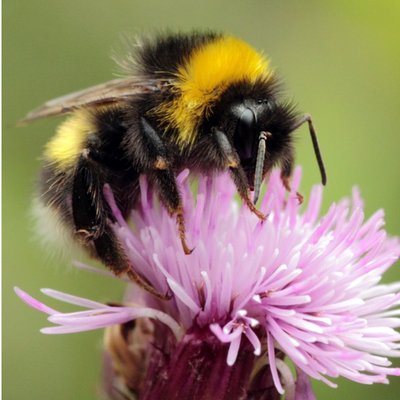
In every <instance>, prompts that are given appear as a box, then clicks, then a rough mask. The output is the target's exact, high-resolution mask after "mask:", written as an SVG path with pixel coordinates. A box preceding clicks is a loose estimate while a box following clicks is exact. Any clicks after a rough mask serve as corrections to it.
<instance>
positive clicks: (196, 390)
mask: <svg viewBox="0 0 400 400" xmlns="http://www.w3.org/2000/svg"><path fill="white" fill-rule="evenodd" d="M187 175H188V172H187V171H184V172H183V173H181V174H180V176H179V183H180V186H181V190H182V197H183V203H184V205H185V207H186V208H185V215H186V219H187V237H188V242H189V243H190V244H191V245H192V246H193V247H194V249H195V250H194V251H193V253H192V254H191V255H189V256H187V255H185V254H184V253H183V252H182V249H181V243H180V240H179V238H178V237H177V235H176V225H175V221H174V219H173V218H171V217H170V216H169V215H168V213H167V211H166V210H165V209H164V208H163V207H160V206H159V205H158V204H157V203H156V202H155V201H154V199H153V196H152V194H151V190H150V189H149V188H148V186H147V182H146V180H145V179H144V178H143V179H142V180H141V209H140V210H134V211H132V220H133V221H134V222H135V226H134V227H132V226H130V225H128V224H127V223H126V222H125V221H124V219H123V218H122V216H121V214H120V212H119V210H118V208H117V206H116V204H115V202H114V200H113V197H112V193H111V192H110V190H109V188H105V193H106V196H107V199H108V201H109V204H110V207H111V209H112V212H113V213H114V216H115V218H116V222H115V224H114V230H115V233H116V234H117V236H118V238H119V239H120V241H121V243H122V244H123V246H124V249H125V251H126V254H127V256H128V257H129V259H130V260H131V262H132V265H134V266H135V269H136V271H137V272H138V273H140V274H141V275H142V276H143V277H145V278H146V279H147V280H148V281H149V282H150V283H151V284H152V286H153V287H154V288H155V289H157V290H158V291H159V292H164V293H167V292H170V293H171V294H172V298H171V299H170V300H169V301H164V302H163V301H160V300H157V299H155V298H154V297H152V296H151V295H149V294H148V293H143V292H142V291H141V290H140V289H138V288H136V287H134V286H133V285H129V289H128V293H127V295H126V299H125V301H124V303H123V304H121V305H115V304H114V305H107V304H101V303H98V302H95V301H91V300H87V299H83V298H80V297H75V296H72V295H69V294H65V293H61V292H57V291H54V290H50V289H43V290H42V291H43V293H45V294H46V295H48V296H50V297H53V298H56V299H58V300H62V301H65V302H68V303H72V304H75V305H78V306H81V307H84V308H85V309H86V310H85V311H78V312H74V313H62V312H59V311H57V310H54V309H52V308H49V307H47V306H46V305H44V304H42V303H41V302H39V301H37V300H35V299H33V298H32V297H30V296H29V295H28V294H26V293H25V292H23V291H22V290H20V289H16V292H17V294H18V295H19V296H20V297H21V298H22V300H24V301H25V302H26V303H28V304H29V305H31V306H32V307H34V308H36V309H38V310H40V311H42V312H44V313H46V314H48V315H49V317H48V320H49V321H50V322H52V323H53V324H56V326H53V327H48V328H44V329H42V332H43V333H49V334H50V333H53V334H55V333H71V332H79V331H86V330H91V329H98V328H104V327H110V326H114V327H113V328H109V330H108V339H107V342H108V350H109V354H108V356H109V358H110V359H109V361H110V360H111V361H110V362H111V367H110V365H109V367H110V368H111V370H112V373H113V374H114V375H115V377H116V378H118V377H121V376H122V377H123V379H122V385H123V386H125V387H127V388H129V390H130V391H131V392H136V393H137V394H138V395H139V398H145V399H156V398H165V399H169V398H171V399H172V398H193V399H196V398H202V399H203V398H215V399H228V398H229V399H235V398H237V399H239V398H240V399H242V398H243V399H250V398H251V399H276V398H279V396H280V394H283V393H284V392H285V391H286V398H287V399H294V398H295V399H296V400H299V399H312V398H314V397H313V394H312V390H311V386H310V382H309V378H310V377H311V378H314V379H317V380H322V381H323V382H325V383H326V384H328V385H330V386H332V387H335V383H333V382H332V380H331V378H336V377H339V376H342V377H345V378H348V379H350V380H353V381H356V382H360V383H364V384H372V383H387V382H388V378H387V377H388V376H389V375H397V376H399V375H400V369H399V368H391V367H390V365H391V362H390V361H389V359H388V357H399V356H400V351H399V350H398V349H399V347H400V334H399V333H398V332H396V331H395V328H397V327H399V326H400V318H399V314H400V310H399V308H398V305H399V304H400V293H399V290H400V282H397V283H392V284H381V283H380V280H381V277H382V274H383V273H384V272H385V271H386V270H387V269H388V268H390V266H391V265H393V264H394V263H395V262H396V260H397V259H398V257H399V255H400V243H399V241H398V240H397V239H396V238H389V237H387V235H386V233H385V231H384V230H383V229H382V227H383V225H384V221H383V211H378V212H376V213H375V214H374V215H373V216H372V217H370V218H369V219H368V220H367V221H364V213H363V203H362V200H361V198H360V195H359V192H358V190H357V189H354V190H353V194H352V199H351V200H348V199H344V200H342V201H341V202H339V203H338V204H332V205H331V207H330V209H329V211H328V212H327V214H326V215H325V216H324V217H323V218H321V219H318V216H319V212H320V205H321V199H322V187H321V186H315V187H314V188H313V190H312V192H311V194H310V196H309V200H308V206H307V207H306V209H305V211H304V212H300V211H299V204H298V200H297V197H296V195H295V193H296V190H297V189H298V186H299V183H300V178H301V171H300V169H297V170H296V171H295V174H294V178H293V182H292V186H293V192H292V193H291V194H290V195H289V196H286V192H285V189H284V187H283V185H282V183H281V181H280V177H279V171H275V172H273V173H272V174H271V177H270V180H269V183H268V189H267V192H266V194H265V196H264V198H263V201H262V204H261V210H262V211H263V212H264V213H266V214H267V215H268V218H267V221H265V222H264V223H262V222H260V221H259V220H258V219H257V218H256V217H255V216H254V215H253V214H252V213H251V212H250V211H249V210H248V209H247V208H246V207H244V206H239V205H238V204H237V203H236V202H235V201H233V197H234V193H235V189H234V186H233V184H232V183H231V181H230V179H229V177H228V176H227V175H220V176H218V177H214V178H213V179H211V178H207V177H202V178H199V187H198V193H197V196H196V198H195V199H194V198H193V195H192V192H191V190H190V186H189V184H188V183H187ZM81 266H82V265H81ZM85 268H87V267H85ZM133 320H136V321H137V322H136V324H132V322H131V321H133ZM151 321H153V322H151ZM116 324H118V326H117V327H116V326H115V325H116ZM116 328H118V329H117V331H115V329H116ZM118 340H119V341H120V342H121V343H120V344H119V345H117V344H116V343H117V342H118ZM121 346H126V351H122V349H121ZM132 346H133V347H132ZM135 346H136V347H135ZM127 353H128V354H129V356H127ZM285 357H287V358H289V359H291V360H292V361H293V363H294V365H295V368H296V371H297V381H296V383H295V382H294V378H293V377H292V374H291V372H290V369H289V368H288V367H287V365H286V364H285V363H284V358H285ZM128 365H129V368H128V367H127V366H128ZM161 394H162V395H161ZM196 396H197V397H196ZM207 396H208V397H207Z"/></svg>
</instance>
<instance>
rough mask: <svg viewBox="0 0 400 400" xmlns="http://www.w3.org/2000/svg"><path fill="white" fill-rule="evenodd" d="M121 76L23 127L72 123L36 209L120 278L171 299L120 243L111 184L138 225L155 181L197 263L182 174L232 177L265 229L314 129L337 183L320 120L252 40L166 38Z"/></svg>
mask: <svg viewBox="0 0 400 400" xmlns="http://www.w3.org/2000/svg"><path fill="white" fill-rule="evenodd" d="M120 65H121V66H122V67H123V69H124V72H125V75H124V76H125V77H124V78H121V79H115V80H112V81H110V82H107V83H104V84H100V85H97V86H94V87H91V88H88V89H86V90H83V91H79V92H76V93H72V94H70V95H67V96H64V97H60V98H57V99H55V100H51V101H49V102H47V103H45V104H44V105H43V106H41V107H39V108H37V109H35V110H33V111H32V112H30V113H29V114H28V115H27V116H26V117H25V119H24V120H23V121H22V122H26V123H27V122H31V121H33V120H36V119H39V118H44V117H49V116H54V115H60V114H70V116H69V117H68V119H67V120H66V121H65V122H64V123H62V124H61V125H60V127H59V128H58V131H57V133H56V135H55V136H54V137H53V138H52V139H51V140H50V141H49V143H48V144H47V145H46V147H45V150H44V156H43V167H42V171H41V175H40V182H39V185H38V191H39V196H38V201H37V205H36V208H37V209H38V213H39V214H40V216H41V220H43V222H44V223H47V222H48V221H54V220H56V221H60V223H61V224H62V226H64V227H66V228H67V232H69V234H70V235H72V237H73V238H75V239H76V240H77V241H78V242H79V243H80V244H81V245H82V246H83V248H84V249H86V250H87V251H89V253H90V254H91V255H92V256H94V257H95V258H97V259H98V260H100V261H101V262H103V263H104V264H105V265H106V266H107V267H108V268H109V269H111V270H112V271H113V272H114V273H115V274H116V275H120V274H123V273H126V274H128V276H130V278H131V279H133V280H134V281H136V282H137V283H139V285H140V286H142V287H143V288H144V289H146V290H148V291H149V292H151V293H153V294H154V295H156V296H158V297H160V298H165V295H163V294H160V293H158V292H157V291H156V290H155V289H154V288H153V287H152V286H150V284H149V283H148V282H147V281H146V280H145V278H143V277H141V276H139V275H138V274H137V273H136V272H135V269H134V266H131V265H130V263H129V261H128V259H127V257H126V256H125V254H124V251H123V249H122V246H121V244H120V243H119V242H118V240H117V239H116V237H115V234H114V233H113V230H112V228H111V226H110V221H113V220H114V217H113V215H112V213H111V210H110V207H109V205H108V203H107V201H106V200H105V197H104V193H103V188H104V185H106V184H108V185H109V186H110V187H111V189H112V192H113V194H114V196H115V199H116V203H117V205H118V207H119V208H120V210H121V212H122V213H123V215H124V217H125V218H128V216H129V211H130V210H131V209H132V208H135V207H137V206H138V202H139V176H140V175H141V174H146V176H147V178H148V180H149V182H150V183H151V185H152V187H153V188H154V190H155V192H156V193H157V194H158V196H159V198H160V201H161V204H163V206H165V207H166V208H167V209H168V211H169V213H170V214H171V215H173V216H175V218H176V221H177V233H178V234H179V236H180V240H181V242H182V247H183V251H184V252H185V253H186V254H190V253H191V251H192V249H191V248H190V247H189V245H188V243H187V241H186V237H185V221H184V215H183V208H182V200H181V195H180V193H179V188H178V185H177V182H176V175H177V173H178V172H179V171H181V170H182V169H184V168H189V169H190V171H194V172H197V173H201V174H210V173H214V172H218V171H229V173H230V175H231V177H232V180H233V182H234V184H235V186H236V188H237V191H238V193H239V195H240V197H241V198H242V199H243V201H244V203H245V204H246V205H247V206H248V207H249V209H250V210H251V211H252V212H253V213H254V214H255V215H257V217H258V218H260V219H261V220H263V219H265V216H264V215H263V214H262V213H261V212H260V211H259V210H258V209H257V208H256V206H255V204H256V202H257V199H258V196H259V193H260V187H261V184H262V181H263V179H264V178H265V177H267V176H268V172H269V171H270V170H271V169H272V167H273V166H275V165H279V166H280V167H281V171H282V172H281V177H282V182H283V183H284V186H285V187H286V189H287V190H290V176H291V174H292V170H293V164H294V148H293V135H292V133H293V131H295V130H296V129H297V128H299V127H300V126H301V125H302V124H304V123H308V125H309V131H310V134H311V138H312V143H313V146H314V151H315V154H316V158H317V161H318V165H319V169H320V172H321V177H322V182H323V184H325V183H326V174H325V168H324V165H323V162H322V158H321V154H320V150H319V147H318V142H317V136H316V132H315V129H314V127H313V124H312V120H311V117H310V116H309V115H305V116H300V115H299V114H298V113H297V112H296V111H295V109H294V107H293V106H292V105H291V104H290V103H288V102H287V101H285V100H283V99H282V98H281V89H280V84H279V80H278V78H277V77H276V74H275V73H274V71H273V70H272V69H271V67H270V64H269V60H268V59H267V58H266V57H265V56H264V55H263V54H262V53H260V52H258V51H256V50H255V49H254V48H252V47H251V46H250V45H248V44H247V43H245V42H244V41H242V40H240V39H237V38H235V37H233V36H229V35H224V34H218V33H212V32H208V33H198V32H195V33H190V34H167V35H159V36H158V37H155V38H153V39H149V38H146V39H142V40H141V41H139V42H138V43H135V44H134V45H133V46H131V47H130V49H129V51H128V55H127V56H126V58H125V59H123V60H122V61H120ZM250 191H254V197H253V199H251V198H250ZM298 197H299V200H300V201H301V195H300V194H298ZM50 234H52V232H50Z"/></svg>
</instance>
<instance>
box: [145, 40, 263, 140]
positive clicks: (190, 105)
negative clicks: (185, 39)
mask: <svg viewBox="0 0 400 400" xmlns="http://www.w3.org/2000/svg"><path fill="white" fill-rule="evenodd" d="M270 74H271V71H270V69H269V64H268V60H267V59H266V57H265V56H263V55H262V54H260V53H259V52H257V51H256V50H255V49H253V48H252V47H251V46H250V45H248V44H247V43H245V42H243V41H242V40H240V39H237V38H234V37H231V36H224V37H221V38H218V39H216V40H214V41H212V42H210V43H207V44H205V45H203V46H201V47H199V48H198V49H195V50H194V51H193V53H192V55H191V56H190V58H189V59H188V60H187V62H185V63H184V64H183V65H182V66H181V67H180V68H179V70H178V74H177V79H176V82H175V83H174V85H173V90H175V91H176V92H177V93H178V96H177V98H176V99H175V100H173V101H171V102H168V103H166V104H162V105H161V106H159V107H157V108H156V109H155V110H153V111H154V112H155V114H156V115H158V116H159V117H160V119H161V120H162V121H163V122H164V123H165V125H167V126H168V127H172V128H175V129H177V130H178V132H179V136H178V137H177V141H178V143H180V144H181V145H185V144H189V145H190V144H191V143H193V141H194V140H195V138H196V128H197V126H198V123H199V122H200V120H201V118H204V117H206V116H207V115H208V114H209V112H210V111H211V109H212V107H213V105H214V104H215V102H216V101H217V100H218V99H219V98H220V96H221V93H222V92H223V91H224V90H225V89H226V88H227V87H228V86H229V85H231V84H233V83H236V82H240V81H248V82H251V83H254V82H255V81H256V80H258V79H266V78H268V76H269V75H270Z"/></svg>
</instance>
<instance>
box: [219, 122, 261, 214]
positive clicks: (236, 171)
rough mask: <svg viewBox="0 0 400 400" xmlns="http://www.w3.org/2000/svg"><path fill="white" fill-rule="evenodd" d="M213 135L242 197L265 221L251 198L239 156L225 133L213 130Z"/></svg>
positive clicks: (251, 209) (252, 210) (253, 211)
mask: <svg viewBox="0 0 400 400" xmlns="http://www.w3.org/2000/svg"><path fill="white" fill-rule="evenodd" d="M213 133H214V135H215V138H216V141H217V144H218V148H219V150H220V152H221V154H222V157H223V158H224V159H225V166H226V167H228V168H229V171H230V173H231V176H232V179H233V182H234V183H235V186H236V189H237V191H238V193H239V195H240V197H241V198H242V200H243V201H244V202H245V203H246V205H247V207H248V208H249V209H250V211H251V212H252V213H254V214H255V215H257V217H258V218H259V219H260V220H261V221H265V220H266V218H267V217H266V216H265V215H264V214H263V213H262V212H261V211H259V210H258V209H257V208H256V206H255V205H254V203H253V202H252V201H251V199H250V197H249V182H248V180H247V177H246V174H245V172H244V170H243V168H242V166H241V165H240V159H239V156H238V154H237V153H236V151H235V150H234V149H233V147H232V145H231V144H230V142H229V140H228V138H227V137H226V135H225V133H224V132H222V131H220V130H219V129H216V128H215V129H213Z"/></svg>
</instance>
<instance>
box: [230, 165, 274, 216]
mask: <svg viewBox="0 0 400 400" xmlns="http://www.w3.org/2000/svg"><path fill="white" fill-rule="evenodd" d="M229 170H230V173H231V176H232V179H233V182H234V183H235V186H236V189H237V191H238V193H239V195H240V197H241V198H242V200H243V201H244V202H245V203H246V205H247V207H248V208H249V209H250V211H251V212H252V213H254V214H255V215H256V216H257V217H258V218H259V219H260V220H261V221H265V220H266V219H267V216H266V215H265V214H264V213H262V212H261V211H260V210H258V209H257V207H256V206H255V205H254V203H253V202H252V201H251V199H250V197H249V183H248V182H247V177H246V174H245V172H244V170H243V168H242V167H241V166H240V165H238V166H237V167H234V168H232V167H230V168H229Z"/></svg>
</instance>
